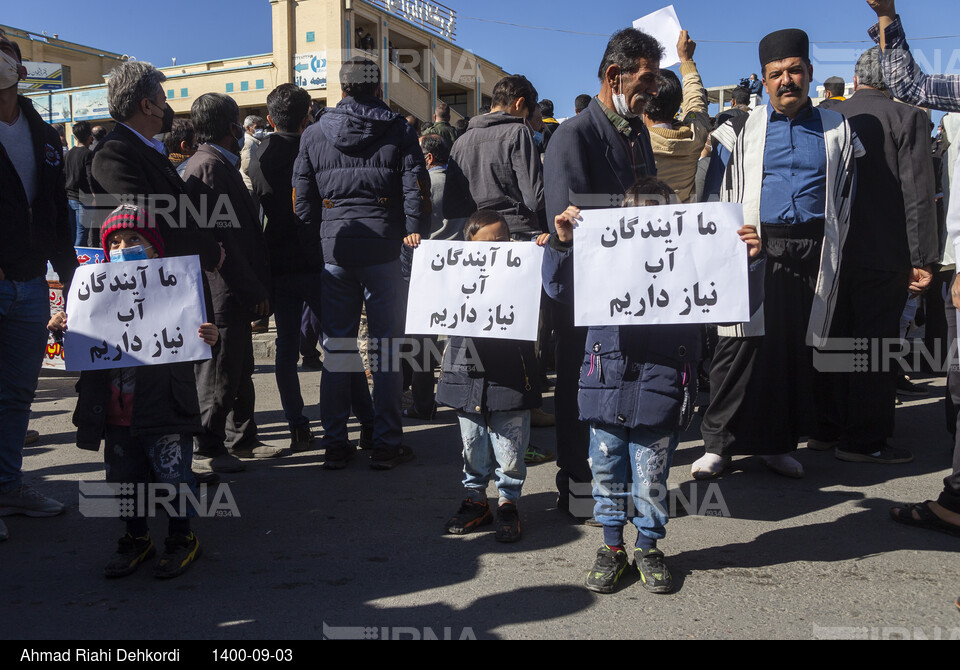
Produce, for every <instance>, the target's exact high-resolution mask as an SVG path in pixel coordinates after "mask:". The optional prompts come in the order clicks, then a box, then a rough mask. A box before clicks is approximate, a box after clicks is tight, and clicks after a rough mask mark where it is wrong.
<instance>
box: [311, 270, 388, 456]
mask: <svg viewBox="0 0 960 670" xmlns="http://www.w3.org/2000/svg"><path fill="white" fill-rule="evenodd" d="M321 286H322V298H321V302H322V303H323V307H322V313H321V316H320V321H321V323H322V326H323V355H324V360H323V375H322V376H321V377H320V418H321V421H322V422H323V428H324V436H323V442H324V446H325V447H326V448H331V447H342V446H347V445H348V444H349V441H348V439H347V419H348V418H349V415H350V404H351V399H352V397H353V391H352V389H353V388H354V386H353V385H354V384H355V379H356V373H358V372H359V373H361V374H362V373H363V372H362V371H363V364H362V361H361V359H360V354H359V352H358V351H357V333H358V332H359V330H360V313H361V311H362V310H363V306H364V304H366V306H367V323H368V324H369V329H370V339H371V360H373V361H375V363H374V365H373V366H372V367H373V409H374V413H375V418H374V427H373V446H374V449H375V450H383V449H386V450H392V449H397V448H399V447H400V444H401V442H402V440H403V425H402V423H401V413H400V412H401V407H400V396H401V394H402V393H403V373H402V372H401V368H400V361H399V360H394V359H395V358H398V357H397V356H395V352H396V350H397V348H398V344H399V342H400V339H401V338H402V337H403V331H404V325H403V319H404V314H403V304H404V295H403V294H404V291H406V284H405V283H404V281H403V277H402V276H401V272H400V261H399V260H396V261H393V262H390V263H384V264H381V265H371V266H364V267H357V268H343V267H339V266H337V265H326V266H325V267H324V268H323V275H322V281H321ZM358 418H361V417H358ZM361 421H362V418H361Z"/></svg>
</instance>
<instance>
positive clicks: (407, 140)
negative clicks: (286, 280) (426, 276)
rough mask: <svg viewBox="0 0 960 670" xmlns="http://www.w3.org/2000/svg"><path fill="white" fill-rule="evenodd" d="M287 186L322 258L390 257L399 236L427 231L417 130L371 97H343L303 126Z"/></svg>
mask: <svg viewBox="0 0 960 670" xmlns="http://www.w3.org/2000/svg"><path fill="white" fill-rule="evenodd" d="M293 187H294V189H295V193H296V195H295V209H296V214H297V216H298V217H299V218H300V219H301V220H302V221H303V222H305V223H308V224H309V223H312V224H313V225H319V226H320V237H321V243H322V246H323V256H324V262H325V263H329V264H332V265H338V266H341V267H362V266H370V265H380V264H383V263H389V262H392V261H395V260H397V258H399V256H400V247H401V245H402V241H403V238H404V237H406V236H407V235H411V234H414V233H419V234H421V235H428V234H429V232H430V177H429V175H428V174H427V166H426V163H425V162H424V158H423V151H422V150H421V149H420V143H419V141H418V139H417V133H416V131H414V130H413V127H412V126H410V124H409V123H407V121H406V119H404V118H403V117H402V116H400V115H399V114H396V113H394V112H392V111H391V110H390V108H389V107H387V106H386V105H385V104H384V103H383V101H382V100H379V99H376V98H363V99H360V100H355V99H353V98H349V97H347V98H344V99H343V100H341V101H340V103H339V104H338V105H337V106H336V107H335V108H328V109H325V110H324V111H323V112H322V113H321V115H320V117H319V118H318V120H317V122H316V123H314V124H313V125H311V126H310V127H309V128H307V130H306V132H304V134H303V137H302V139H301V142H300V153H299V155H298V156H297V162H296V164H295V166H294V170H293Z"/></svg>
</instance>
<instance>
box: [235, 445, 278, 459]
mask: <svg viewBox="0 0 960 670" xmlns="http://www.w3.org/2000/svg"><path fill="white" fill-rule="evenodd" d="M282 453H283V447H272V446H270V445H269V444H264V443H263V442H254V444H253V446H250V447H241V448H240V449H234V450H233V455H234V456H236V457H237V458H255V459H263V458H276V457H277V456H279V455H280V454H282Z"/></svg>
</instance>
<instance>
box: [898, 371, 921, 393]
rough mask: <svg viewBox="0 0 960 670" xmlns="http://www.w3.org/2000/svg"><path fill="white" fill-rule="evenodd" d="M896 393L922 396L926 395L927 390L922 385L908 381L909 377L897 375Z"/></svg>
mask: <svg viewBox="0 0 960 670" xmlns="http://www.w3.org/2000/svg"><path fill="white" fill-rule="evenodd" d="M897 395H902V396H907V397H911V398H922V397H924V396H926V395H927V392H926V390H925V389H924V388H923V387H922V386H918V385H917V384H914V383H913V382H912V381H910V378H909V377H907V376H906V375H899V376H898V377H897Z"/></svg>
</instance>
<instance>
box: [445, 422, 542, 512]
mask: <svg viewBox="0 0 960 670" xmlns="http://www.w3.org/2000/svg"><path fill="white" fill-rule="evenodd" d="M457 416H458V417H459V419H460V436H461V437H462V438H463V486H464V487H465V488H466V489H467V495H468V496H469V498H470V499H471V500H474V501H477V502H483V501H485V500H486V498H487V493H486V492H487V484H489V483H490V479H491V477H493V478H494V479H495V481H496V484H497V490H498V491H499V492H500V501H501V502H512V503H514V504H516V503H517V501H518V500H519V499H520V490H521V489H522V488H523V481H524V480H525V479H526V478H527V465H526V463H524V460H523V458H524V456H525V455H526V453H527V445H529V443H530V411H529V410H523V411H518V412H488V413H487V414H467V413H466V412H458V413H457Z"/></svg>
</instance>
